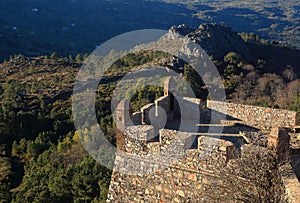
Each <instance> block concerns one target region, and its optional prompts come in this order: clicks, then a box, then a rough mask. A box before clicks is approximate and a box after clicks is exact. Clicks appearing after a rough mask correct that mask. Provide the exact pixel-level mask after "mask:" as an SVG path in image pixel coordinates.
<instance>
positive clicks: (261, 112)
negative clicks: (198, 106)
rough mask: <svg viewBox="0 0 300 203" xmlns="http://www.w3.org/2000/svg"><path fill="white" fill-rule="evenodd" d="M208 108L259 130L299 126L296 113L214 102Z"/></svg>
mask: <svg viewBox="0 0 300 203" xmlns="http://www.w3.org/2000/svg"><path fill="white" fill-rule="evenodd" d="M207 108H210V109H212V110H216V111H218V112H221V113H226V114H227V115H229V116H232V117H234V118H237V119H239V120H241V121H243V123H244V124H246V125H249V126H252V127H255V128H258V129H271V128H272V127H275V126H282V127H292V126H295V125H297V113H296V112H294V111H288V110H283V109H272V108H264V107H257V106H250V105H241V104H234V103H225V102H219V101H212V100H208V101H207ZM226 111H227V112H226Z"/></svg>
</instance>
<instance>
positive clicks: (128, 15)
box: [0, 0, 300, 60]
mask: <svg viewBox="0 0 300 203" xmlns="http://www.w3.org/2000/svg"><path fill="white" fill-rule="evenodd" d="M170 2H171V3H170ZM299 4H300V3H299V2H298V1H293V0H288V1H284V2H282V1H278V2H275V3H274V2H270V3H266V4H262V3H259V1H253V2H247V1H246V0H244V1H243V3H241V4H236V3H228V2H223V1H217V0H214V1H200V0H199V1H197V0H196V1H186V2H184V1H178V2H177V1H175V0H174V1H169V2H162V1H148V0H147V1H146V0H111V1H100V0H88V1H82V0H47V1H40V0H26V1H23V0H2V1H0V60H3V59H4V58H6V59H7V58H9V55H12V54H24V55H27V56H37V55H50V54H51V53H53V52H57V53H59V54H60V55H61V56H68V55H69V54H71V55H76V54H77V53H90V52H92V51H93V50H94V49H95V48H96V46H97V45H99V44H101V43H103V42H104V41H106V40H108V39H110V38H112V37H114V36H116V35H119V34H122V33H124V32H128V31H132V30H137V29H149V28H152V29H165V30H166V29H169V28H170V27H171V26H172V25H180V24H183V23H185V24H189V25H190V26H191V27H198V25H199V24H200V23H203V22H218V23H224V24H227V25H229V26H231V27H232V28H233V30H234V31H236V32H252V31H253V32H256V33H259V34H260V35H261V36H263V37H265V38H267V39H270V40H278V41H279V42H280V43H290V44H292V45H294V46H298V47H299V46H300V40H299V33H300V27H299V22H300V20H299V18H300V16H299V8H300V5H299ZM247 5H248V7H247Z"/></svg>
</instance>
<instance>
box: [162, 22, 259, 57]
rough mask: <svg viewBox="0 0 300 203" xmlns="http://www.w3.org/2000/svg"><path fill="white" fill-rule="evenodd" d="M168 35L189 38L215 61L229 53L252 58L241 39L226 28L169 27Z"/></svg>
mask: <svg viewBox="0 0 300 203" xmlns="http://www.w3.org/2000/svg"><path fill="white" fill-rule="evenodd" d="M168 34H169V35H176V34H180V35H182V36H187V37H189V38H190V39H191V40H192V41H194V42H196V43H197V44H199V45H200V46H201V47H202V48H203V49H204V50H205V51H206V52H207V54H208V55H209V56H213V57H214V58H215V59H223V58H224V56H225V55H226V54H228V53H229V52H236V53H239V54H240V55H241V56H243V57H244V58H245V59H246V60H251V59H252V58H253V57H252V54H251V53H250V51H249V50H248V48H247V46H246V44H245V42H244V41H243V39H242V38H241V37H240V36H239V35H238V34H237V33H236V32H234V31H233V30H232V28H230V27H228V26H223V25H219V24H216V23H205V24H201V25H200V26H199V27H198V28H197V29H193V28H191V27H189V26H187V25H179V26H173V27H171V29H170V30H169V33H168Z"/></svg>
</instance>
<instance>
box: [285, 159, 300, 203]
mask: <svg viewBox="0 0 300 203" xmlns="http://www.w3.org/2000/svg"><path fill="white" fill-rule="evenodd" d="M281 180H282V185H283V188H284V190H285V201H286V202H288V203H299V201H300V192H299V191H300V182H299V180H298V178H297V176H296V174H295V172H294V170H293V168H292V166H291V165H290V163H287V164H285V165H283V166H282V167H281Z"/></svg>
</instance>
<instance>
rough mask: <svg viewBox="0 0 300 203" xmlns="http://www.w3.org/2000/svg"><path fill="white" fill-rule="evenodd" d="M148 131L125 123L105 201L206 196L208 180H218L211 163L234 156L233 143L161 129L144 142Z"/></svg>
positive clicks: (150, 131)
mask: <svg viewBox="0 0 300 203" xmlns="http://www.w3.org/2000/svg"><path fill="white" fill-rule="evenodd" d="M153 132H154V130H153V127H152V126H131V127H128V128H126V130H125V150H124V152H119V153H118V154H117V157H116V160H115V168H114V171H113V174H112V179H111V184H110V189H109V195H108V199H107V202H204V201H206V198H208V197H207V196H205V195H204V194H207V190H209V188H210V187H209V185H210V184H212V183H215V184H220V185H221V182H220V179H218V177H217V174H215V173H214V172H213V171H214V169H215V168H214V166H216V165H217V164H219V165H225V164H226V163H227V162H228V161H229V159H232V158H234V157H235V148H234V146H233V144H232V143H231V142H228V141H225V140H220V139H216V138H210V137H203V136H194V135H193V134H192V133H183V132H178V131H174V130H166V129H163V130H160V133H159V140H158V141H151V142H150V141H149V139H152V137H153V136H152V135H153ZM194 143H196V144H194ZM130 172H132V173H133V174H130Z"/></svg>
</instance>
